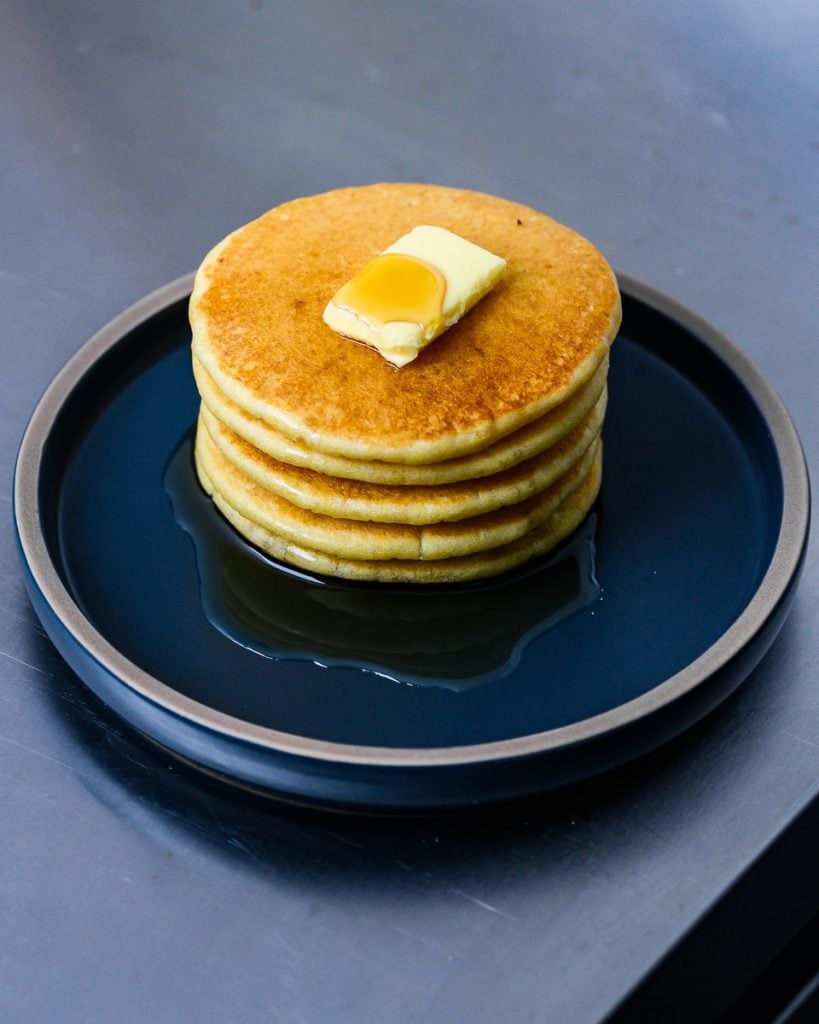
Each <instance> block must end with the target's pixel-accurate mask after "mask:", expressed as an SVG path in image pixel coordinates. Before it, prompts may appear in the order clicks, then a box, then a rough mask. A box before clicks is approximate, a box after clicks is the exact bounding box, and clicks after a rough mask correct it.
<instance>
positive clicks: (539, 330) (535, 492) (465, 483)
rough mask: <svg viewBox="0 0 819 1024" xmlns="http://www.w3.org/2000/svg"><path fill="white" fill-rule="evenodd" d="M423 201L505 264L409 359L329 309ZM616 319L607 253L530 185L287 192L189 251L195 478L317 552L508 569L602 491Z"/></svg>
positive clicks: (244, 516) (477, 574) (457, 577)
mask: <svg viewBox="0 0 819 1024" xmlns="http://www.w3.org/2000/svg"><path fill="white" fill-rule="evenodd" d="M422 223H423V224H435V225H438V226H440V227H444V228H447V229H448V230H450V231H453V232H455V233H456V234H459V235H461V236H463V237H464V238H467V239H469V240H470V241H473V242H475V243H476V244H478V245H481V246H483V247H484V248H487V249H489V250H490V251H491V252H494V253H497V254H498V255H500V256H502V257H504V258H505V259H506V260H507V263H508V269H507V273H506V275H505V277H504V278H503V279H502V280H501V282H500V283H499V284H498V285H497V286H496V288H495V289H494V291H493V292H491V293H490V294H489V295H488V296H486V297H485V298H484V299H482V300H481V302H479V303H478V305H477V306H476V307H475V308H474V309H472V310H471V311H470V312H469V313H468V314H467V315H466V316H465V317H464V318H463V319H462V320H461V321H459V322H458V323H457V324H456V325H455V326H453V327H451V328H450V329H449V330H448V331H447V332H445V333H444V334H443V335H442V336H441V337H440V338H438V339H436V340H435V341H434V342H433V343H432V344H431V345H430V346H429V348H428V349H425V350H424V351H423V352H422V353H421V355H420V356H419V357H418V358H417V359H416V360H415V361H414V362H412V363H410V364H408V365H406V366H404V367H402V368H401V369H400V370H399V369H396V368H394V367H393V366H391V365H389V364H388V363H386V362H385V360H384V359H383V358H382V357H381V356H380V355H379V354H378V353H377V352H375V351H373V350H371V349H369V348H367V347H365V346H362V345H359V344H356V343H354V342H352V341H350V340H348V339H345V338H342V337H340V336H338V335H337V334H335V333H334V332H333V331H332V330H331V329H330V328H329V327H328V326H327V325H326V324H325V323H324V322H323V321H322V316H321V314H322V310H323V308H324V305H325V304H326V302H327V300H328V298H329V297H331V296H332V295H333V294H334V293H335V292H336V291H337V290H338V288H339V287H340V286H341V285H342V284H343V283H344V282H345V281H346V280H348V279H349V278H350V277H352V276H353V274H355V272H356V271H357V270H358V269H360V267H362V266H363V265H364V264H366V263H367V262H368V260H370V259H372V258H373V256H375V255H377V254H378V253H379V252H381V251H383V249H384V248H386V246H387V245H389V244H390V243H391V242H392V241H394V240H395V239H396V238H398V237H399V236H400V235H402V234H405V233H406V232H407V231H409V230H411V229H412V228H413V227H414V226H416V225H418V224H422ZM619 322H620V301H619V294H618V291H617V286H616V282H615V280H614V277H613V274H612V272H611V270H610V268H609V267H608V265H607V264H606V262H605V260H604V259H603V257H602V256H601V254H600V253H599V252H598V251H597V249H595V248H594V246H593V245H591V243H589V242H587V241H586V240H585V239H583V238H581V237H580V236H579V235H577V234H576V233H575V232H573V231H571V230H570V229H568V228H565V227H563V226H562V225H559V224H557V223H556V222H555V221H553V220H551V219H550V218H548V217H546V216H544V215H543V214H540V213H537V212H536V211H534V210H531V209H529V208H528V207H525V206H521V205H519V204H516V203H511V202H508V201H507V200H503V199H499V198H496V197H493V196H487V195H483V194H480V193H475V192H466V191H463V190H457V189H448V188H442V187H439V186H430V185H407V184H384V185H374V186H365V187H361V188H351V189H341V190H338V191H336V192H330V193H324V194H322V195H319V196H312V197H309V198H306V199H300V200H296V201H294V202H291V203H287V204H285V205H283V206H280V207H277V208H275V209H274V210H271V211H270V212H269V213H267V214H265V215H264V216H262V217H261V218H259V219H258V220H256V221H253V222H252V223H251V224H248V225H246V226H245V227H243V228H240V229H239V230H238V231H236V232H234V233H233V234H232V235H230V236H228V238H226V239H225V240H224V241H223V242H221V243H220V244H219V245H218V246H216V248H215V249H213V250H212V251H211V253H209V254H208V256H207V257H206V259H205V260H204V262H203V264H202V266H201V267H200V269H199V272H198V273H197V277H196V283H195V287H194V292H193V295H192V298H191V326H192V333H193V357H194V358H193V365H194V375H195V379H196V383H197V387H198V389H199V392H200V395H201V398H202V403H201V411H200V418H199V422H198V425H197V437H196V445H195V457H196V468H197V473H198V475H199V479H200V482H201V484H202V486H203V487H204V488H205V490H206V491H207V492H208V493H209V494H210V495H211V496H212V498H213V500H214V502H215V504H216V507H217V508H218V509H219V510H220V512H221V513H222V514H223V515H224V516H225V518H226V519H227V520H228V521H229V522H230V523H231V524H232V525H233V526H234V527H235V528H236V529H237V530H238V531H239V533H241V534H242V535H243V536H244V537H245V538H246V539H247V540H249V541H250V542H251V543H252V544H254V545H256V546H257V547H259V548H261V549H262V550H263V551H265V552H266V553H268V554H269V555H271V556H273V557H274V558H276V559H279V560H282V561H284V562H287V563H289V564H292V565H295V566H298V567H300V568H303V569H307V570H309V571H313V572H317V573H322V574H327V575H333V576H340V577H344V578H347V579H358V580H371V581H380V582H391V583H395V582H405V583H436V582H447V583H453V582H461V581H468V580H474V579H480V578H483V577H487V576H493V575H497V574H499V573H502V572H505V571H507V570H509V569H511V568H514V567H515V566H518V565H520V564H522V563H523V562H526V561H528V560H529V559H531V558H534V557H536V556H537V555H541V554H544V553H546V552H547V551H549V550H550V549H551V548H552V547H554V546H555V545H556V544H557V543H559V542H560V541H561V540H563V539H564V538H565V537H566V536H568V535H569V534H570V533H571V532H572V531H573V530H574V529H575V528H576V527H577V526H578V525H579V524H580V522H582V520H583V519H584V518H585V516H586V515H587V513H588V511H589V509H590V507H591V505H592V504H593V502H594V500H595V498H596V496H597V493H598V490H599V487H600V481H601V473H602V442H601V432H602V427H603V422H604V416H605V408H606V400H607V390H606V377H607V372H608V350H609V346H610V344H611V342H612V340H613V338H614V336H615V334H616V331H617V328H618V326H619Z"/></svg>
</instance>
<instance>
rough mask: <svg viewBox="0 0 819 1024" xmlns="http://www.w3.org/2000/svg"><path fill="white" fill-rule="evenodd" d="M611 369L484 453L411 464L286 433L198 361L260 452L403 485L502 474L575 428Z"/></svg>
mask: <svg viewBox="0 0 819 1024" xmlns="http://www.w3.org/2000/svg"><path fill="white" fill-rule="evenodd" d="M608 369H609V358H608V354H607V355H606V356H605V357H604V358H603V361H602V362H601V363H600V365H599V366H598V368H597V370H596V371H595V373H594V376H593V377H592V379H591V380H590V381H589V382H588V383H587V384H584V385H583V386H582V387H580V388H578V389H577V391H575V392H574V393H573V394H572V395H571V396H570V397H569V398H567V399H566V401H565V402H562V403H561V404H560V405H559V406H557V407H556V408H554V409H551V410H550V411H549V412H547V413H546V414H545V415H544V416H540V417H538V419H536V420H534V421H533V422H532V423H530V424H528V425H527V426H525V427H521V428H520V429H519V430H516V431H515V432H514V433H512V434H508V435H507V436H506V437H504V438H501V440H500V441H496V442H495V443H494V444H492V445H490V446H489V447H488V448H484V449H483V450H482V451H480V452H475V453H473V454H472V455H462V456H460V457H459V458H454V459H447V460H446V461H443V462H434V463H432V464H430V465H428V466H408V465H401V464H398V463H393V462H380V461H373V462H363V461H361V460H360V459H346V458H344V457H343V456H339V455H327V454H326V453H324V452H319V451H316V450H315V449H314V448H310V447H308V446H307V445H306V444H305V443H304V442H303V441H299V440H297V439H296V438H292V437H287V436H286V435H285V434H282V433H281V432H280V431H278V430H276V429H274V428H273V427H271V426H270V424H268V423H265V421H264V420H261V419H259V418H258V417H257V416H251V415H249V414H248V413H246V412H245V411H244V410H243V409H240V408H239V406H238V405H236V403H235V402H231V400H230V399H229V398H227V397H226V396H225V395H224V394H223V393H222V391H221V390H220V389H219V388H218V386H217V385H216V383H215V381H214V380H213V378H212V377H211V376H210V375H209V374H208V373H207V371H206V370H205V368H204V367H203V366H202V364H201V363H200V362H199V360H198V359H194V360H193V370H194V377H195V379H196V385H197V387H198V389H199V393H200V395H201V396H202V402H203V404H204V405H205V407H206V408H207V409H208V411H209V412H211V413H212V414H213V416H214V417H215V418H216V419H217V420H219V421H220V422H221V423H223V424H224V425H225V426H226V427H229V428H230V430H232V431H233V432H234V433H235V434H238V436H239V437H241V438H243V439H244V440H245V441H247V442H249V443H250V444H251V445H253V446H254V447H255V448H258V449H259V451H262V452H264V453H265V454H267V455H270V456H271V457H272V458H274V459H277V460H278V461H279V462H286V463H287V464H288V465H291V466H301V467H303V468H304V469H312V470H314V471H315V472H317V473H326V474H328V475H329V476H334V477H341V478H343V479H345V480H363V481H366V482H368V483H375V484H393V485H401V486H403V485H422V486H433V485H436V484H446V483H454V482H457V481H460V480H475V479H477V478H478V477H483V476H489V475H490V474H493V473H500V472H501V471H502V470H504V469H509V468H510V467H511V466H516V465H517V464H518V463H519V462H523V461H524V460H525V459H531V458H533V457H534V456H535V455H539V454H540V453H541V452H542V451H545V450H546V449H547V448H549V447H550V446H551V445H553V444H555V443H556V442H557V441H559V440H560V439H561V437H563V436H564V435H565V434H567V433H568V432H569V431H570V430H572V429H573V428H574V427H576V426H577V424H578V423H579V422H580V421H581V419H583V417H584V416H585V415H586V414H587V413H588V412H589V411H590V410H591V408H592V406H593V405H594V404H595V402H596V401H597V400H598V398H599V397H600V395H601V394H602V392H603V389H604V387H605V385H606V377H607V374H608Z"/></svg>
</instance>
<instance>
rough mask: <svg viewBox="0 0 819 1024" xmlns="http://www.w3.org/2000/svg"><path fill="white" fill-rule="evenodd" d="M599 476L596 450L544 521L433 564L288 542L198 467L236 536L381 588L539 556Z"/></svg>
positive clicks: (480, 574) (450, 579)
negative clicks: (506, 540)
mask: <svg viewBox="0 0 819 1024" xmlns="http://www.w3.org/2000/svg"><path fill="white" fill-rule="evenodd" d="M601 472H602V462H601V455H600V452H599V451H598V452H597V454H596V456H595V458H594V462H593V464H592V468H591V470H590V472H589V473H587V475H586V477H585V478H584V480H583V481H582V483H581V484H580V486H578V487H577V488H576V489H575V490H573V491H572V492H571V493H570V494H569V495H568V496H567V497H566V498H565V499H564V501H563V502H562V503H561V504H560V505H558V506H557V508H556V509H555V510H554V511H553V512H552V514H551V515H550V516H549V518H548V519H546V521H545V522H543V523H541V524H540V525H539V526H538V527H536V528H535V529H534V530H532V531H530V532H529V533H527V534H526V535H525V536H523V537H521V538H520V539H518V540H516V541H513V542H512V543H510V544H506V545H503V546H501V547H496V548H493V549H491V550H489V551H483V552H479V553H476V554H471V555H465V556H461V557H453V558H445V559H440V560H437V561H420V560H409V561H400V560H386V561H374V560H367V559H363V560H354V559H350V558H342V557H337V556H336V557H334V556H332V555H328V554H325V553H323V552H320V551H316V550H313V549H311V548H309V547H306V546H304V545H303V544H300V543H297V542H295V541H288V540H287V539H286V538H284V537H282V536H281V535H279V534H276V533H274V532H272V531H270V530H266V529H264V528H262V527H260V526H258V525H257V524H256V523H254V522H252V521H251V520H249V519H247V518H246V517H244V516H243V515H242V514H241V513H240V512H238V511H237V510H236V509H235V508H233V506H232V505H230V504H229V503H228V502H227V501H226V500H225V499H224V498H223V497H222V496H221V495H220V494H219V493H218V491H216V490H214V488H213V485H212V483H211V481H210V479H209V477H208V474H207V472H206V471H205V470H203V468H202V466H201V464H200V465H199V477H200V480H201V482H202V486H203V487H204V488H205V490H206V491H208V493H209V494H212V496H213V499H214V502H215V503H216V506H217V507H218V508H219V510H220V511H221V512H222V514H223V515H224V516H225V518H226V519H227V520H228V521H229V522H230V523H231V524H232V525H233V526H234V527H235V528H236V529H237V530H238V531H239V533H241V534H242V535H243V536H244V537H246V538H247V539H248V540H250V541H251V542H252V543H253V544H255V545H256V547H258V548H260V549H261V550H262V551H264V552H266V553H267V554H268V555H271V556H272V557H273V558H276V559H279V560H281V561H285V562H288V563H289V564H291V565H297V566H299V567H301V568H302V569H306V570H308V571H310V572H316V573H322V574H324V575H330V576H340V577H342V578H344V579H351V580H367V581H372V582H380V583H463V582H468V581H470V580H476V579H483V578H486V577H489V576H497V575H499V574H500V573H503V572H506V571H508V570H509V569H514V568H515V567H516V566H519V565H522V564H523V563H524V562H527V561H529V560H530V559H532V558H535V557H537V556H538V555H542V554H545V553H546V552H548V551H550V550H551V549H552V548H553V547H554V546H555V545H556V544H558V543H559V542H560V541H561V540H563V539H564V538H565V537H567V536H568V535H569V534H570V533H571V532H572V531H573V530H575V529H576V528H577V527H578V526H579V525H580V523H581V522H582V521H583V519H584V518H585V517H586V515H587V514H588V511H589V509H590V508H591V506H592V504H593V503H594V500H595V498H596V497H597V493H598V491H599V489H600V480H601Z"/></svg>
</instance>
